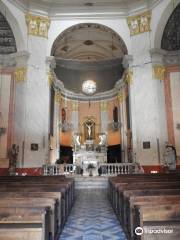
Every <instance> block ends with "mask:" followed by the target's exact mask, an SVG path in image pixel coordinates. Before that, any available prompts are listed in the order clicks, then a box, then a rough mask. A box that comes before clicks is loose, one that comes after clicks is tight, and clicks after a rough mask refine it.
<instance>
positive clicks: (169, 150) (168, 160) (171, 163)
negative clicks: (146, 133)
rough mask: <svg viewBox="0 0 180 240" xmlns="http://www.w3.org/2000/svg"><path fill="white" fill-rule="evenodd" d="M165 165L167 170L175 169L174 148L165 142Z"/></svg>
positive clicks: (175, 156) (175, 155)
mask: <svg viewBox="0 0 180 240" xmlns="http://www.w3.org/2000/svg"><path fill="white" fill-rule="evenodd" d="M164 158H165V165H166V166H167V167H168V168H169V170H176V158H177V154H176V148H175V147H174V146H173V145H171V144H168V143H167V144H166V146H165V154H164Z"/></svg>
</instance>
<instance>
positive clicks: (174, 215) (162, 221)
mask: <svg viewBox="0 0 180 240" xmlns="http://www.w3.org/2000/svg"><path fill="white" fill-rule="evenodd" d="M134 223H136V225H135V228H136V226H137V227H141V228H143V229H144V228H145V227H147V229H148V228H150V226H151V227H153V226H154V227H157V226H158V228H159V229H160V228H161V226H163V227H164V226H166V227H168V228H172V229H173V228H174V225H176V224H178V226H179V225H180V204H171V205H170V204H160V205H159V206H156V205H154V204H152V205H150V204H148V205H144V206H139V205H135V219H134ZM177 230H178V228H176V231H177ZM157 236H158V238H157ZM157 236H156V239H165V235H164V236H163V234H162V235H157ZM177 236H180V227H179V231H178V232H176V233H175V235H173V234H171V235H169V236H168V237H169V238H168V239H171V240H177ZM149 237H150V235H149V234H143V235H136V234H134V238H133V239H134V240H142V239H143V240H149Z"/></svg>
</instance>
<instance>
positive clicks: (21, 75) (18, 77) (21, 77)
mask: <svg viewBox="0 0 180 240" xmlns="http://www.w3.org/2000/svg"><path fill="white" fill-rule="evenodd" d="M26 76H27V68H26V67H19V68H16V69H15V72H14V79H15V81H16V82H24V81H26Z"/></svg>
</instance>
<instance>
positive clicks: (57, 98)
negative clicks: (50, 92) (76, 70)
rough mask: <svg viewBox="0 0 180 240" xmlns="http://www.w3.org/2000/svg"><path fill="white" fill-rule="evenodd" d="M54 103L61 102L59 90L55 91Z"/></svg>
mask: <svg viewBox="0 0 180 240" xmlns="http://www.w3.org/2000/svg"><path fill="white" fill-rule="evenodd" d="M54 101H55V102H56V103H60V102H61V91H60V90H59V89H55V95H54Z"/></svg>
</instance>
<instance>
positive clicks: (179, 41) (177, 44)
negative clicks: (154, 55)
mask: <svg viewBox="0 0 180 240" xmlns="http://www.w3.org/2000/svg"><path fill="white" fill-rule="evenodd" d="M161 47H162V49H165V50H168V51H176V50H180V4H178V6H177V7H176V8H175V10H174V11H173V13H172V14H171V16H170V18H169V20H168V22H167V24H166V27H165V29H164V33H163V37H162V42H161Z"/></svg>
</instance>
